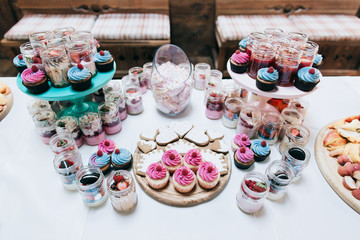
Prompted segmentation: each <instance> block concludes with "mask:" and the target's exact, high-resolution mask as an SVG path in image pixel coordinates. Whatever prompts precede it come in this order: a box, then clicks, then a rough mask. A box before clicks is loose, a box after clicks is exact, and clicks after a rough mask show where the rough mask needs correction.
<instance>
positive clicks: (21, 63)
mask: <svg viewBox="0 0 360 240" xmlns="http://www.w3.org/2000/svg"><path fill="white" fill-rule="evenodd" d="M13 63H14V65H15V66H18V67H26V63H25V60H24V58H23V59H19V55H16V57H14V59H13Z"/></svg>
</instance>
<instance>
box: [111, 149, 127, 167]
mask: <svg viewBox="0 0 360 240" xmlns="http://www.w3.org/2000/svg"><path fill="white" fill-rule="evenodd" d="M119 150H120V153H119V154H116V153H115V151H114V152H113V153H112V155H111V161H112V162H113V163H114V164H116V165H123V164H125V163H128V162H130V161H131V157H132V156H131V153H130V152H129V150H127V149H125V148H119Z"/></svg>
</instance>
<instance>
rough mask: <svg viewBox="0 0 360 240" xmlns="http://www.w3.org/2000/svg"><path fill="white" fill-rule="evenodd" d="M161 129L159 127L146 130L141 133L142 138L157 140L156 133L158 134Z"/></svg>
mask: <svg viewBox="0 0 360 240" xmlns="http://www.w3.org/2000/svg"><path fill="white" fill-rule="evenodd" d="M158 133H159V131H158V130H157V129H152V130H145V131H143V132H142V133H140V139H142V140H146V141H155V138H156V135H158Z"/></svg>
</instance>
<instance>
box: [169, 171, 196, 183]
mask: <svg viewBox="0 0 360 240" xmlns="http://www.w3.org/2000/svg"><path fill="white" fill-rule="evenodd" d="M194 176H195V174H194V173H193V171H191V170H190V168H188V167H186V166H182V167H180V168H178V169H177V170H176V171H175V173H174V179H175V181H176V182H178V183H179V184H180V185H182V186H186V185H189V184H190V183H192V182H193V181H194Z"/></svg>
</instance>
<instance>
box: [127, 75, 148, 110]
mask: <svg viewBox="0 0 360 240" xmlns="http://www.w3.org/2000/svg"><path fill="white" fill-rule="evenodd" d="M122 84H123V89H124V93H125V94H124V95H125V105H126V111H127V113H128V114H130V115H137V114H140V113H142V112H143V111H144V105H143V100H142V93H141V89H140V83H139V81H137V80H136V79H135V78H130V77H129V76H128V75H127V76H124V77H123V78H122Z"/></svg>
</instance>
